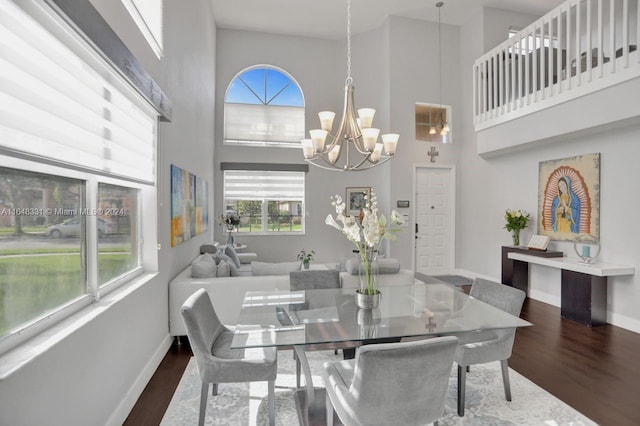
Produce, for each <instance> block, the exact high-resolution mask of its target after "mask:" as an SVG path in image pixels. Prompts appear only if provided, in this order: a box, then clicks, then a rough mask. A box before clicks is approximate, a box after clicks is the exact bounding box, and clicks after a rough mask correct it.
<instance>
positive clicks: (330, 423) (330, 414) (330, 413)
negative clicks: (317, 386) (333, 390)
mask: <svg viewBox="0 0 640 426" xmlns="http://www.w3.org/2000/svg"><path fill="white" fill-rule="evenodd" d="M326 400H327V404H326V405H327V426H333V404H331V398H329V395H327V397H326Z"/></svg>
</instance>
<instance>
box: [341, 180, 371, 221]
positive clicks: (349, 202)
mask: <svg viewBox="0 0 640 426" xmlns="http://www.w3.org/2000/svg"><path fill="white" fill-rule="evenodd" d="M370 195H371V188H370V187H349V188H347V190H346V192H345V197H344V199H345V204H346V206H347V208H346V214H348V215H353V216H358V215H359V214H360V211H361V210H362V209H364V205H365V197H368V196H370Z"/></svg>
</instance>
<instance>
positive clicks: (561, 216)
mask: <svg viewBox="0 0 640 426" xmlns="http://www.w3.org/2000/svg"><path fill="white" fill-rule="evenodd" d="M538 234H540V235H546V236H548V237H550V238H551V239H552V240H558V241H574V240H576V239H577V238H578V237H579V236H581V235H585V234H586V235H590V236H592V237H594V238H596V239H599V238H600V153H594V154H585V155H579V156H577V157H570V158H563V159H560V160H549V161H543V162H540V169H539V181H538Z"/></svg>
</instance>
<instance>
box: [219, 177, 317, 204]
mask: <svg viewBox="0 0 640 426" xmlns="http://www.w3.org/2000/svg"><path fill="white" fill-rule="evenodd" d="M224 197H225V199H226V200H279V201H287V200H292V201H299V200H304V172H284V171H261V170H246V171H245V170H225V171H224Z"/></svg>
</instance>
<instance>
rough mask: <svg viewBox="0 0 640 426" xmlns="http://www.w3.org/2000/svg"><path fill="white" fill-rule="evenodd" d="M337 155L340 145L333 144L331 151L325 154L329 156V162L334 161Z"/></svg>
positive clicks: (338, 154)
mask: <svg viewBox="0 0 640 426" xmlns="http://www.w3.org/2000/svg"><path fill="white" fill-rule="evenodd" d="M339 156H340V145H335V146H334V147H333V148H331V151H329V154H327V157H328V158H329V162H330V163H331V164H333V163H335V162H336V160H337V159H338V157H339Z"/></svg>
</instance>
